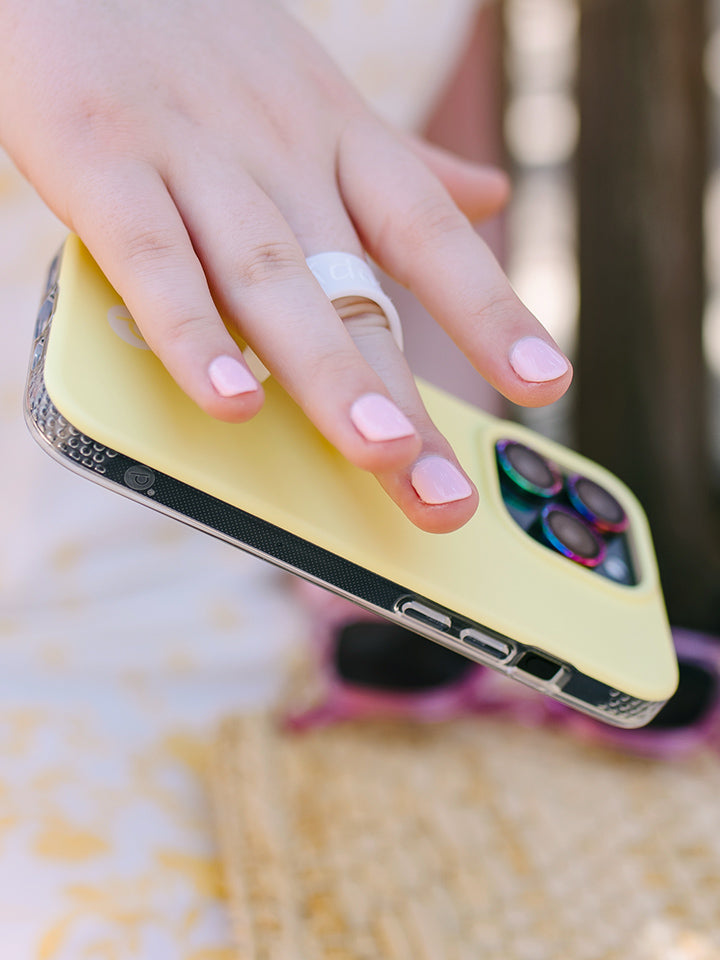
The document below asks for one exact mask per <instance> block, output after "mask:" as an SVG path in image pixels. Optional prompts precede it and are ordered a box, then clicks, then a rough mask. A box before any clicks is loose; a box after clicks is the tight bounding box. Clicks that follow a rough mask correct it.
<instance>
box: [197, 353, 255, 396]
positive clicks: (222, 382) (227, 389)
mask: <svg viewBox="0 0 720 960" xmlns="http://www.w3.org/2000/svg"><path fill="white" fill-rule="evenodd" d="M208 376H209V377H210V383H212V385H213V386H214V387H215V389H216V390H217V392H218V393H219V394H220V396H221V397H237V396H239V395H240V394H241V393H252V392H253V390H257V389H258V382H257V380H256V379H255V377H254V376H253V375H252V374H251V373H250V371H249V370H248V369H247V367H244V366H243V365H242V363H240V362H239V361H238V360H236V359H235V358H234V357H215V359H214V360H213V362H212V363H211V364H210V366H209V367H208Z"/></svg>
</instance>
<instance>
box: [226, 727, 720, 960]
mask: <svg viewBox="0 0 720 960" xmlns="http://www.w3.org/2000/svg"><path fill="white" fill-rule="evenodd" d="M212 786H213V793H214V801H215V808H216V813H217V826H218V830H219V837H220V845H221V851H222V857H223V860H224V865H225V870H226V878H227V886H228V892H229V898H230V909H231V914H232V921H233V925H234V930H235V935H236V940H237V956H238V960H546V958H547V960H550V958H552V960H719V958H720V757H718V756H717V755H714V754H712V753H710V752H706V753H703V752H701V753H699V754H695V755H694V756H693V757H692V758H690V759H686V760H684V761H675V762H673V763H667V764H663V763H660V762H657V761H650V760H645V759H638V758H635V757H630V756H624V755H619V754H617V753H611V752H609V751H607V750H605V749H603V748H599V747H596V746H589V745H588V744H585V743H581V742H579V741H577V740H572V739H570V738H569V737H565V736H563V734H562V733H561V732H558V731H550V730H546V729H533V728H524V727H521V726H517V725H513V724H509V723H502V722H501V721H498V720H492V719H487V718H483V719H477V718H475V719H467V720H466V719H461V720H456V721H452V722H450V723H444V724H418V723H412V722H406V721H398V722H395V721H393V722H385V721H383V722H379V721H378V722H375V721H371V722H367V721H365V722H363V723H354V724H345V725H339V726H335V727H329V728H324V729H317V730H314V731H311V732H306V733H288V732H283V731H282V730H281V729H280V727H279V726H278V725H276V724H275V723H274V721H273V720H272V719H271V718H270V717H265V716H247V717H239V718H236V719H230V720H228V721H227V722H226V723H225V724H224V726H223V727H222V728H221V730H220V732H219V735H218V738H217V742H216V748H215V754H214V765H213V784H212Z"/></svg>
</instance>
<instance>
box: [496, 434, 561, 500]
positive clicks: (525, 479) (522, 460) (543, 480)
mask: <svg viewBox="0 0 720 960" xmlns="http://www.w3.org/2000/svg"><path fill="white" fill-rule="evenodd" d="M496 450H497V457H498V463H499V464H500V466H501V468H502V470H503V472H504V473H505V476H506V477H508V478H509V479H510V480H512V482H513V483H514V484H515V485H516V486H518V487H520V488H521V489H522V490H524V491H525V492H526V493H532V494H534V495H535V496H538V497H553V496H555V494H556V493H559V492H560V490H561V489H562V476H561V474H560V471H559V470H558V469H557V467H556V466H555V465H554V464H552V463H550V461H549V460H546V459H545V457H543V456H541V455H540V454H539V453H537V452H536V451H535V450H532V449H531V448H530V447H526V446H525V444H523V443H517V441H515V440H500V441H499V442H498V444H497V446H496Z"/></svg>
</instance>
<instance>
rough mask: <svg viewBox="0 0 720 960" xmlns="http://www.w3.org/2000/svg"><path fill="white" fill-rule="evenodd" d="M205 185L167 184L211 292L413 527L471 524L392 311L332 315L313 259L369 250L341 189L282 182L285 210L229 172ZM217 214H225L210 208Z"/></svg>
mask: <svg viewBox="0 0 720 960" xmlns="http://www.w3.org/2000/svg"><path fill="white" fill-rule="evenodd" d="M268 179H270V178H268ZM198 182H199V181H198V178H197V177H195V176H194V175H192V172H190V171H189V172H188V176H187V180H186V181H185V182H181V181H177V180H176V181H175V182H173V183H172V185H171V190H172V193H173V196H174V198H175V200H176V202H177V204H178V206H179V208H180V209H182V210H183V215H184V219H185V222H186V223H187V224H188V228H189V231H190V234H191V237H192V241H193V246H194V248H195V249H196V250H197V251H198V253H199V255H200V257H201V259H202V261H203V262H204V263H206V264H208V267H207V272H208V277H209V280H210V285H211V289H212V291H213V293H214V295H215V299H216V301H217V302H218V303H219V304H220V305H221V307H222V310H223V312H224V313H225V314H226V315H227V316H228V317H233V318H234V320H235V322H236V323H237V325H238V327H239V329H240V332H241V334H242V336H243V338H244V339H246V340H247V341H248V342H249V343H251V344H252V347H253V350H254V351H255V352H256V353H257V354H258V356H259V357H260V359H261V360H262V361H263V363H264V364H265V365H266V366H267V367H268V368H269V369H270V370H271V371H272V374H273V376H274V377H275V378H276V379H277V380H279V381H280V382H281V383H282V385H283V386H284V387H285V389H286V390H287V391H288V393H290V395H291V396H292V397H293V398H294V399H295V400H296V401H297V403H298V404H299V405H300V406H301V407H302V408H303V410H304V411H305V412H306V413H307V415H308V416H309V418H310V419H311V420H312V421H313V422H314V423H315V424H316V426H317V427H318V428H319V429H320V430H321V431H322V432H323V433H324V435H325V436H326V437H327V438H328V439H329V440H330V441H331V442H332V443H333V444H334V445H335V446H336V447H337V448H338V449H339V450H340V451H341V452H342V453H343V454H344V455H345V456H346V457H347V458H348V459H349V460H350V461H351V462H353V463H355V464H357V465H358V466H361V467H363V468H364V469H368V470H371V471H372V472H373V473H375V474H376V475H377V476H378V478H379V479H380V480H381V482H382V483H383V485H384V487H385V489H386V490H387V491H388V493H389V494H390V495H391V497H392V498H393V499H394V500H395V501H396V502H397V503H398V504H399V505H400V506H401V508H402V509H403V510H404V511H405V513H406V514H407V515H408V516H409V517H410V519H412V520H413V522H415V523H417V524H418V525H419V526H422V527H423V528H424V529H431V530H450V529H454V528H455V527H457V526H460V525H461V524H462V523H464V522H465V521H466V520H467V519H468V518H469V517H470V516H471V514H472V513H473V511H474V509H475V506H476V494H475V491H474V488H473V487H472V484H471V483H470V482H469V480H468V479H467V477H466V476H465V474H464V473H463V471H462V469H461V467H460V465H459V464H458V462H457V459H456V457H455V455H454V454H453V452H452V450H451V449H450V447H449V444H448V443H447V441H446V440H445V439H444V438H443V437H442V436H441V435H440V433H439V432H438V430H437V428H436V427H435V426H434V425H433V424H432V422H431V421H430V419H429V417H428V415H427V412H426V411H425V409H424V406H423V404H422V400H421V398H420V396H419V394H418V392H417V389H416V387H415V383H414V380H413V377H412V375H411V373H410V370H409V369H408V367H407V363H406V361H405V358H404V356H403V355H402V353H401V351H400V350H399V349H398V347H397V345H396V343H395V341H394V339H393V337H392V336H391V334H390V331H389V329H388V325H387V321H386V319H385V316H384V315H383V314H382V313H381V312H380V310H379V309H378V308H376V307H375V305H374V304H373V305H370V304H368V302H367V301H364V300H358V299H357V298H355V299H354V300H350V301H344V302H338V303H336V304H335V307H337V312H336V309H335V308H334V307H333V306H332V305H331V304H330V303H329V301H328V299H327V296H326V295H325V294H324V293H323V291H322V290H321V289H320V287H319V286H318V284H317V282H316V280H315V278H314V276H313V275H312V274H311V273H310V271H309V269H308V267H307V265H306V262H305V257H306V256H308V255H311V254H313V253H317V252H321V251H327V250H329V249H334V250H339V251H344V252H347V253H355V254H356V255H361V256H362V248H361V246H360V243H359V241H358V238H357V235H356V233H355V230H354V227H353V225H352V223H351V222H350V220H349V218H348V216H347V213H346V211H345V208H344V206H343V204H342V202H341V200H340V197H339V195H338V194H337V192H334V191H332V190H329V189H328V187H327V186H326V181H321V179H320V178H318V179H315V180H314V179H313V178H310V177H306V178H305V179H304V180H303V181H302V185H301V186H300V184H298V185H297V189H296V190H295V191H294V192H292V193H290V192H285V191H284V189H283V186H282V183H284V182H288V178H287V177H285V178H282V177H279V178H278V182H277V184H272V185H271V184H268V186H267V192H268V193H271V194H272V196H273V200H274V201H276V202H279V205H280V206H281V207H282V211H281V210H280V209H278V207H277V206H276V205H275V203H271V202H270V201H269V200H268V197H267V194H266V193H265V192H262V191H260V190H259V189H257V188H256V187H255V185H254V184H250V183H248V182H244V183H242V185H241V186H239V185H238V178H237V177H235V182H234V184H233V188H232V190H231V191H230V190H228V192H227V193H225V192H223V187H222V184H226V183H228V184H229V183H232V178H230V177H228V176H223V175H221V172H220V171H211V175H210V176H206V177H205V178H204V179H203V183H204V186H202V187H200V189H198V187H197V184H198ZM191 183H192V184H195V185H196V186H195V189H194V190H193V191H190V189H189V185H190V184H191ZM278 198H280V199H278ZM217 209H221V210H223V214H224V215H223V217H222V218H217V217H213V216H210V215H209V214H208V211H213V210H217ZM308 210H310V211H312V215H308V213H307V211H308ZM298 238H301V239H302V248H301V246H300V244H299V243H298ZM338 313H339V314H340V316H341V317H342V318H343V319H344V320H345V322H344V323H340V322H338ZM429 458H432V459H429ZM425 461H427V462H425ZM419 463H421V464H422V465H421V466H418V464H419Z"/></svg>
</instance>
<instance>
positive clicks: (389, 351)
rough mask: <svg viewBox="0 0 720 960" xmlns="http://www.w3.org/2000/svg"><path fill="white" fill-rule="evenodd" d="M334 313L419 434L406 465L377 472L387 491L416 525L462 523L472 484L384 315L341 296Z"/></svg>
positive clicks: (432, 528)
mask: <svg viewBox="0 0 720 960" xmlns="http://www.w3.org/2000/svg"><path fill="white" fill-rule="evenodd" d="M336 307H337V309H338V313H339V314H340V315H341V316H342V317H344V322H345V325H346V327H347V328H348V330H349V332H350V333H351V335H352V337H353V339H354V341H355V343H356V345H357V347H358V350H359V351H360V353H361V354H362V356H363V357H364V358H365V360H366V361H367V362H368V363H369V364H370V365H371V366H372V367H373V369H375V370H376V371H377V372H378V373H379V374H380V376H381V378H382V380H383V382H384V383H386V384H387V386H388V389H389V391H390V392H391V394H392V397H393V399H394V401H395V403H396V404H397V406H398V407H399V408H400V409H401V410H402V411H403V413H404V414H405V415H406V416H407V418H408V420H409V421H410V422H411V423H412V424H413V426H414V428H415V430H416V432H417V434H418V436H419V437H420V439H421V443H422V447H421V450H420V453H419V454H418V456H417V457H416V458H415V459H414V460H413V461H412V462H411V463H409V464H407V466H406V467H405V468H404V469H399V470H393V471H387V470H386V471H382V470H381V471H377V472H376V476H377V479H378V480H379V482H380V483H381V484H382V486H383V488H384V489H385V491H386V493H387V494H388V495H389V496H390V497H391V498H392V499H393V500H394V501H395V503H397V504H398V506H399V507H400V509H401V510H402V511H403V512H404V513H405V514H406V516H408V517H409V518H410V520H412V522H413V523H414V524H416V526H418V527H420V528H421V529H422V530H427V531H428V532H430V533H447V532H449V531H451V530H455V529H457V528H458V527H460V526H462V525H463V524H464V523H466V522H467V521H468V520H469V519H470V517H471V516H472V515H473V513H474V512H475V510H476V509H477V503H478V495H477V490H476V489H475V486H474V485H473V483H472V481H471V480H470V478H469V477H468V476H467V474H466V473H465V471H464V470H463V468H462V465H461V464H460V462H459V461H458V459H457V457H456V455H455V453H454V451H453V449H452V447H451V446H450V444H449V443H448V441H447V440H446V439H445V437H443V435H442V434H441V433H440V431H439V430H438V429H437V427H436V426H435V424H434V423H433V422H432V420H431V419H430V417H429V415H428V413H427V411H426V409H425V406H424V404H423V402H422V399H421V397H420V394H419V393H418V389H417V386H416V384H415V379H414V377H413V375H412V373H411V371H410V369H409V368H408V365H407V363H406V361H405V358H404V356H403V355H402V353H401V352H400V350H399V349H398V347H397V344H396V343H395V341H394V340H393V338H392V336H391V335H390V332H389V330H388V328H387V326H386V325H385V323H384V318H383V317H382V315H381V314H379V312H375V311H369V310H368V304H367V302H365V303H364V304H363V303H358V301H357V300H355V301H352V302H349V303H348V302H343V301H339V302H338V303H336Z"/></svg>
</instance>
